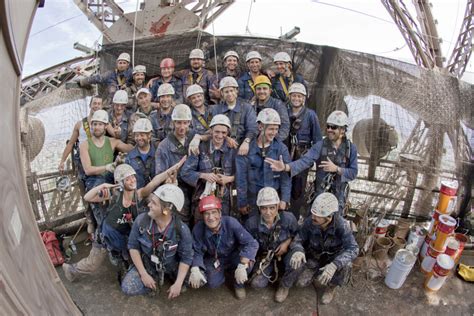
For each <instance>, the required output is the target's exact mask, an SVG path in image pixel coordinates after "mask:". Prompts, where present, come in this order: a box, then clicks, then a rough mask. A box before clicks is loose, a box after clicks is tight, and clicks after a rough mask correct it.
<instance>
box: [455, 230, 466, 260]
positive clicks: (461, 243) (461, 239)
mask: <svg viewBox="0 0 474 316" xmlns="http://www.w3.org/2000/svg"><path fill="white" fill-rule="evenodd" d="M454 238H456V240H457V241H459V248H458V251H457V252H456V256H455V257H454V262H456V263H458V261H459V258H461V255H462V251H463V250H464V246H465V245H466V243H467V240H468V238H467V236H466V235H464V234H461V233H456V234H455V235H454Z"/></svg>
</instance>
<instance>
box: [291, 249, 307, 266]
mask: <svg viewBox="0 0 474 316" xmlns="http://www.w3.org/2000/svg"><path fill="white" fill-rule="evenodd" d="M303 263H306V256H305V254H304V253H302V252H301V251H297V252H295V253H294V254H293V255H292V256H291V259H290V266H291V267H292V268H293V269H294V270H296V269H299V267H301V266H302V265H303Z"/></svg>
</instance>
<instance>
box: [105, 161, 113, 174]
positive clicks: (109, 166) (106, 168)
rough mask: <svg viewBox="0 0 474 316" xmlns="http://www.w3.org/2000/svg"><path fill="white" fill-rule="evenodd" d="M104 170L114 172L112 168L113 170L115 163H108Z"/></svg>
mask: <svg viewBox="0 0 474 316" xmlns="http://www.w3.org/2000/svg"><path fill="white" fill-rule="evenodd" d="M105 170H106V171H108V172H110V173H114V170H115V164H114V163H108V164H106V165H105Z"/></svg>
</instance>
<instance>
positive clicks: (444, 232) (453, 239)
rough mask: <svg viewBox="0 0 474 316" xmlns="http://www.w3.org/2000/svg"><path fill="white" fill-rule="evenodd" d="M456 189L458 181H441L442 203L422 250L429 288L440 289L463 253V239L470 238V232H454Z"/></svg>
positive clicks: (430, 289) (423, 268) (426, 287)
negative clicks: (465, 233) (452, 215)
mask: <svg viewBox="0 0 474 316" xmlns="http://www.w3.org/2000/svg"><path fill="white" fill-rule="evenodd" d="M456 193H457V183H456V182H448V181H443V182H441V189H440V193H439V199H438V204H437V206H436V209H435V210H434V213H433V217H432V221H431V225H430V228H429V233H428V235H427V236H426V238H425V241H424V243H423V246H422V249H421V251H420V257H421V260H422V261H421V270H422V272H424V273H425V274H426V279H425V289H427V290H429V291H438V290H439V289H440V288H441V287H442V286H443V284H444V282H445V280H446V278H447V277H448V275H449V272H450V271H451V270H452V269H453V267H454V265H455V262H456V261H457V260H459V257H460V255H461V253H462V249H461V243H462V241H463V240H464V243H465V240H466V239H465V237H466V236H464V235H462V234H454V230H455V229H456V226H457V221H456V220H455V219H454V218H453V217H451V216H450V214H451V213H452V212H453V210H454V208H455V205H456ZM463 237H464V238H463ZM462 248H463V247H462Z"/></svg>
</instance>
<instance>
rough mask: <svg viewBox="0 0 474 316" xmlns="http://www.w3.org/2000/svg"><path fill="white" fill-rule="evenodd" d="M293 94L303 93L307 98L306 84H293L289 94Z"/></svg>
mask: <svg viewBox="0 0 474 316" xmlns="http://www.w3.org/2000/svg"><path fill="white" fill-rule="evenodd" d="M292 93H301V94H302V95H304V96H306V88H305V86H304V84H302V83H299V82H293V84H292V85H291V86H290V88H289V89H288V94H292Z"/></svg>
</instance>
